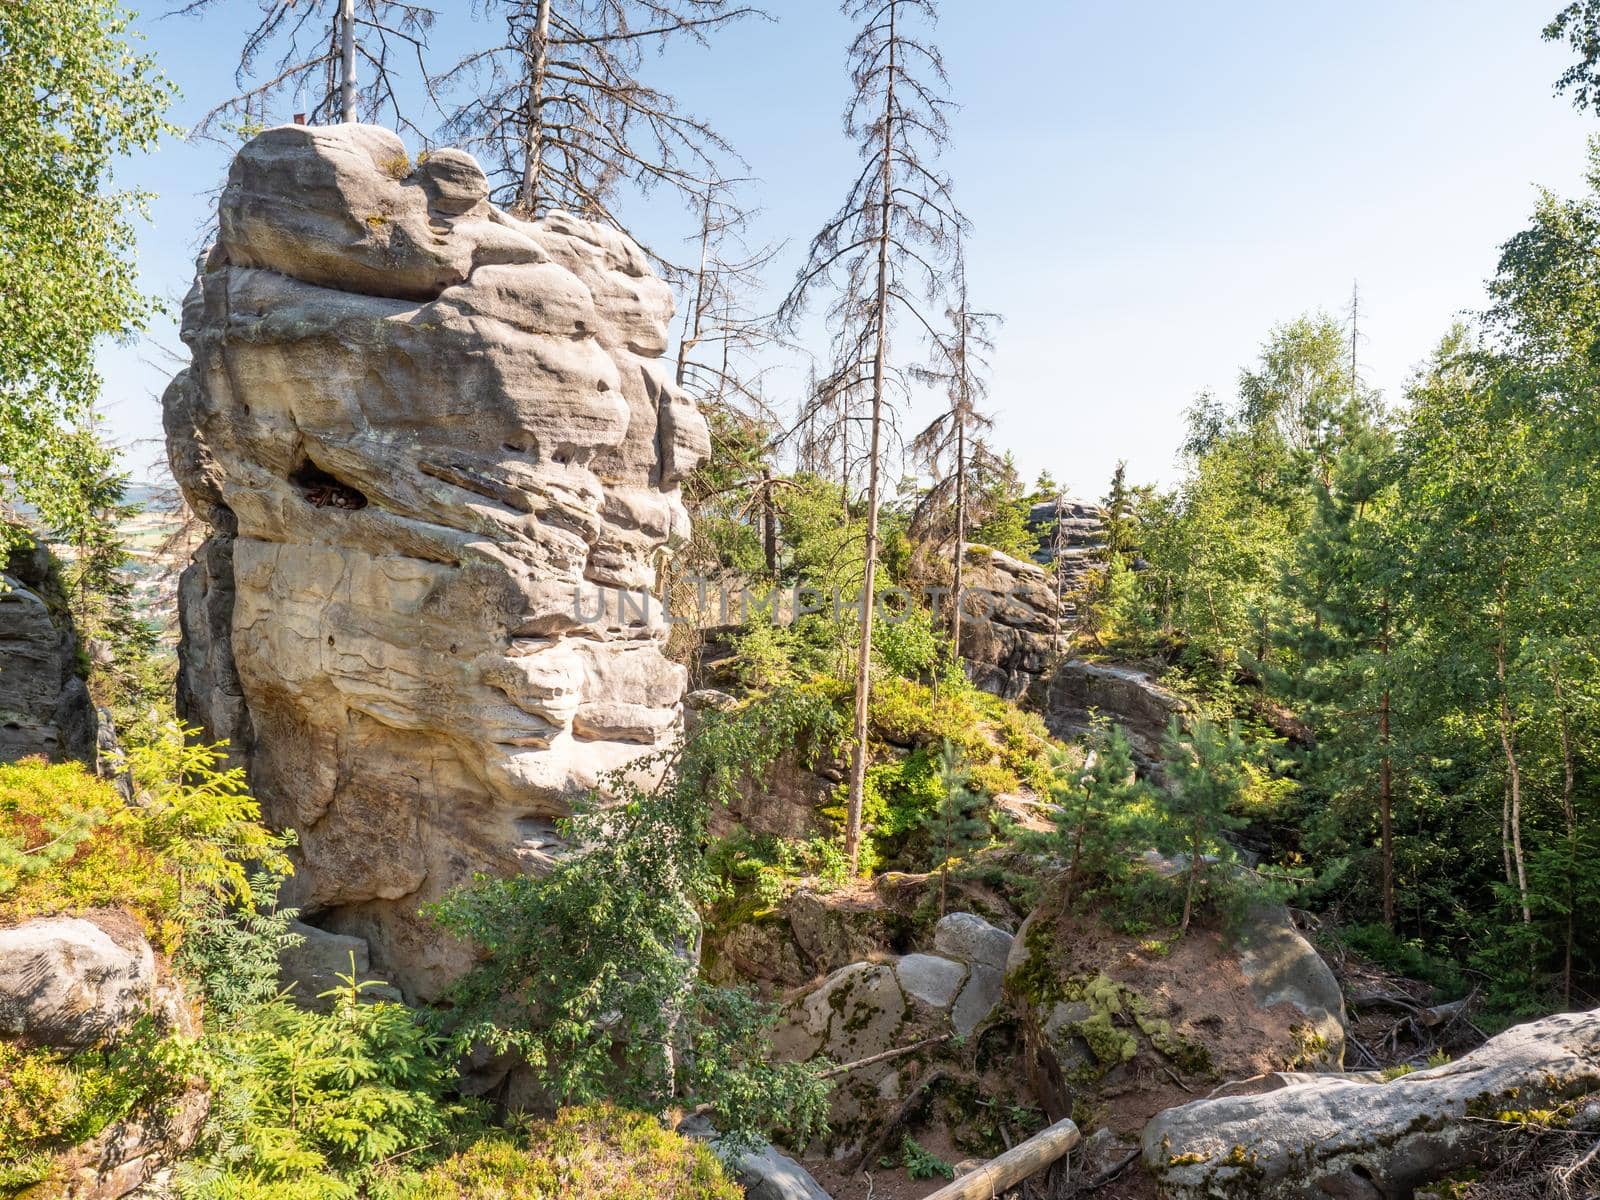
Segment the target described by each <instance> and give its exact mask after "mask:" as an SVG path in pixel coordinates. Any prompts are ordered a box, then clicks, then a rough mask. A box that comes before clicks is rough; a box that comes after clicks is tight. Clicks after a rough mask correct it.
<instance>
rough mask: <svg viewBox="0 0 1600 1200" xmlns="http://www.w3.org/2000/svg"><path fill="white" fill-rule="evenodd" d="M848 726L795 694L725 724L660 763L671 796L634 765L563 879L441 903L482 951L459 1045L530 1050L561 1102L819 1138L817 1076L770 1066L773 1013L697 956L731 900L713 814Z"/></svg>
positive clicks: (469, 893)
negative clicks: (719, 874) (707, 918)
mask: <svg viewBox="0 0 1600 1200" xmlns="http://www.w3.org/2000/svg"><path fill="white" fill-rule="evenodd" d="M836 721H837V715H836V714H835V713H834V712H833V709H832V707H831V705H830V704H828V703H827V702H826V701H825V700H822V699H820V698H819V697H817V696H815V695H810V696H807V695H806V694H805V693H803V692H800V691H798V690H797V691H793V692H788V691H786V692H780V693H775V694H774V695H772V696H769V697H765V698H763V699H762V700H761V701H758V702H756V703H755V704H752V705H750V706H747V707H746V708H744V709H742V710H739V711H736V712H733V713H726V714H714V715H711V716H709V717H708V718H707V719H706V721H705V723H704V724H703V725H702V726H701V727H700V729H699V730H697V732H696V735H695V736H694V737H693V738H692V739H690V740H689V741H688V742H686V743H684V744H683V745H682V746H680V747H679V748H678V750H677V751H676V752H674V754H673V755H672V756H671V757H672V758H673V760H674V761H671V762H668V761H665V758H664V757H663V756H658V757H657V761H656V763H655V764H653V765H656V766H659V767H660V768H663V769H664V775H663V779H662V782H661V783H660V784H659V785H657V786H654V787H647V786H644V785H642V784H641V783H640V782H638V781H639V780H640V779H641V778H644V777H646V776H647V775H648V773H649V770H648V768H649V767H650V766H651V765H652V764H649V763H636V764H635V765H634V767H633V768H632V769H631V770H630V772H629V773H628V774H627V776H626V777H625V778H613V779H611V780H608V781H607V785H606V786H607V792H608V798H607V802H606V803H605V804H604V805H603V806H602V805H601V804H599V803H596V804H595V805H594V806H593V807H590V808H588V809H586V810H584V811H581V812H580V813H578V814H577V815H576V816H574V817H572V818H571V819H570V820H568V821H566V822H565V823H564V825H563V833H564V835H565V837H566V838H567V839H568V841H569V842H570V843H571V844H572V845H573V846H575V847H577V849H575V850H573V851H572V852H571V853H569V854H566V855H564V856H562V858H561V859H560V860H559V861H558V862H557V863H556V865H555V866H554V868H553V869H552V870H551V871H550V873H549V874H548V875H545V876H543V877H540V878H536V877H533V876H518V877H515V878H511V879H488V878H480V879H479V880H478V881H477V883H476V884H475V885H473V886H472V887H470V888H465V889H460V890H458V891H456V892H454V893H451V894H450V895H449V896H447V897H446V898H445V899H444V900H443V901H441V902H440V903H439V904H437V905H434V906H432V907H431V908H430V910H429V911H430V913H431V914H432V915H433V916H434V918H435V919H436V920H438V921H439V922H440V924H441V925H442V926H443V927H444V928H445V929H447V930H448V931H450V932H451V933H454V934H456V935H457V936H460V937H465V938H470V939H471V940H472V941H473V942H474V944H475V945H477V947H478V948H479V951H480V960H479V962H478V964H477V965H476V966H475V967H474V968H473V969H472V970H470V971H468V972H467V973H466V974H465V975H464V976H463V977H462V978H461V979H460V980H458V981H457V982H456V983H455V984H454V985H453V986H452V988H451V990H450V992H449V995H448V999H449V1001H450V1004H451V1011H450V1016H449V1020H450V1034H451V1039H452V1040H451V1044H452V1046H453V1047H454V1048H455V1049H456V1050H457V1051H458V1052H463V1053H464V1052H466V1051H468V1050H469V1049H470V1048H471V1047H473V1046H475V1045H478V1044H480V1043H481V1044H485V1045H488V1046H489V1047H491V1048H494V1049H497V1050H514V1051H516V1052H517V1053H518V1054H519V1055H520V1056H521V1057H522V1058H523V1059H524V1060H525V1061H526V1063H527V1066H528V1068H529V1069H530V1070H531V1071H532V1073H533V1075H534V1077H535V1078H536V1079H537V1081H538V1083H539V1085H540V1087H541V1088H542V1089H543V1090H544V1091H545V1092H546V1094H548V1095H550V1096H551V1097H553V1098H555V1099H556V1100H558V1101H560V1102H562V1103H580V1104H581V1103H589V1102H593V1101H595V1100H598V1099H602V1098H609V1099H613V1100H615V1101H617V1102H618V1103H620V1104H623V1105H626V1106H629V1107H637V1108H641V1109H645V1110H650V1111H657V1110H659V1109H661V1108H662V1107H663V1106H665V1105H666V1104H669V1103H672V1102H681V1103H684V1104H686V1105H693V1104H697V1103H700V1102H708V1103H710V1104H711V1105H712V1106H713V1111H714V1112H715V1113H716V1114H717V1117H718V1119H719V1121H720V1123H721V1126H722V1127H723V1128H724V1129H725V1130H726V1131H727V1132H728V1133H729V1134H730V1135H732V1136H735V1137H741V1136H750V1135H753V1134H755V1133H758V1132H762V1131H765V1130H770V1129H773V1128H776V1127H779V1126H783V1127H785V1128H789V1129H792V1130H794V1132H795V1136H796V1138H797V1139H798V1140H800V1141H804V1140H805V1139H806V1138H807V1137H808V1136H809V1135H810V1134H811V1132H813V1131H814V1130H815V1129H816V1128H819V1127H820V1124H821V1121H822V1120H823V1117H824V1114H825V1112H826V1088H825V1087H824V1085H823V1083H822V1080H821V1079H820V1077H819V1071H818V1068H816V1067H814V1066H812V1065H809V1064H779V1063H772V1062H769V1061H767V1059H766V1056H765V1048H764V1041H763V1038H762V1034H763V1032H764V1030H765V1029H766V1027H767V1026H768V1025H769V1024H770V1022H771V1020H772V1017H773V1013H772V1010H770V1009H768V1008H767V1007H765V1006H763V1005H760V1004H758V1003H756V1002H755V1001H754V1000H752V999H750V998H749V997H746V996H743V995H742V994H740V993H737V992H734V991H731V990H729V989H720V988H714V987H710V986H708V985H706V984H704V983H703V982H702V981H700V980H699V979H698V977H697V970H696V966H695V961H694V955H693V954H692V952H691V948H692V947H694V946H696V945H698V943H699V939H700V935H701V927H700V916H699V913H700V910H701V908H702V907H704V906H706V905H708V904H710V903H711V901H712V900H714V899H715V896H716V888H717V880H716V877H715V876H714V875H713V873H712V872H711V870H710V869H709V866H708V863H707V860H706V857H705V855H704V854H703V851H702V848H703V846H704V844H705V842H706V818H707V813H708V809H709V805H711V804H719V803H725V802H726V801H727V800H728V799H729V798H730V797H731V796H732V795H734V794H736V792H737V789H738V788H739V787H741V786H743V785H745V784H747V783H750V782H755V783H756V784H759V780H760V778H761V775H762V774H763V773H764V772H765V770H766V769H767V768H768V767H769V766H770V765H771V764H772V763H773V762H774V761H776V759H777V758H778V756H779V755H781V754H782V753H784V752H785V751H786V750H789V749H791V748H793V747H795V746H796V745H797V744H800V743H801V742H803V741H805V740H807V735H809V736H810V737H811V738H812V739H813V740H814V738H815V735H816V734H817V732H818V731H819V730H827V729H831V728H836V726H835V725H834V722H836ZM596 799H597V800H598V797H597V798H596ZM619 1051H620V1053H619Z"/></svg>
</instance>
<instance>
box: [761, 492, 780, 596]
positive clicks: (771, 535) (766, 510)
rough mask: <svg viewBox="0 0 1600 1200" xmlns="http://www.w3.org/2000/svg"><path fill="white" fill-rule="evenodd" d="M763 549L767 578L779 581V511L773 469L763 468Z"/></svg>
mask: <svg viewBox="0 0 1600 1200" xmlns="http://www.w3.org/2000/svg"><path fill="white" fill-rule="evenodd" d="M761 549H762V551H763V552H764V553H765V555H766V559H767V578H768V579H770V580H772V581H773V582H774V583H776V582H777V581H778V510H777V508H776V507H775V506H774V505H773V503H772V468H771V467H770V466H763V467H762V468H761Z"/></svg>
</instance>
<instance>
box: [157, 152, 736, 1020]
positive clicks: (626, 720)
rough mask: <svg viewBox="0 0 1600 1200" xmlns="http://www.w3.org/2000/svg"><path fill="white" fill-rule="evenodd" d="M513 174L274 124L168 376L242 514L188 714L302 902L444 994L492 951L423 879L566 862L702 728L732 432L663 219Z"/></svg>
mask: <svg viewBox="0 0 1600 1200" xmlns="http://www.w3.org/2000/svg"><path fill="white" fill-rule="evenodd" d="M487 194H488V190H487V184H486V182H485V180H484V177H483V173H482V171H481V170H480V169H479V168H478V167H477V165H476V163H474V162H473V160H472V159H471V157H470V156H468V155H466V154H463V153H460V152H459V151H448V150H444V151H435V152H432V153H430V154H429V155H428V156H427V158H426V159H425V160H423V161H422V162H420V163H418V164H413V163H412V162H411V161H410V160H409V159H408V158H407V156H406V153H405V148H404V146H403V144H402V143H401V141H400V139H399V138H398V137H397V136H396V135H395V134H393V133H391V132H389V131H387V130H384V129H380V128H377V127H374V126H365V125H356V124H345V125H332V126H315V127H307V126H281V127H278V128H275V129H269V130H266V131H265V132H263V133H261V134H259V135H257V136H256V137H254V138H252V139H251V140H250V141H249V142H248V143H246V144H245V146H244V147H243V148H242V149H241V150H240V151H239V153H238V156H237V157H236V159H235V161H234V163H233V165H232V167H231V169H230V171H229V176H228V182H227V186H226V187H225V188H224V190H223V193H222V196H221V199H220V202H219V207H218V217H219V226H218V227H219V234H218V239H217V242H216V244H215V245H214V246H213V247H212V248H211V249H210V251H209V252H208V253H207V254H206V255H205V256H204V257H203V259H202V260H201V263H200V268H199V273H198V276H197V278H196V280H195V284H194V287H193V288H192V289H191V290H190V292H189V295H188V296H187V297H186V299H185V300H184V304H183V324H182V336H183V339H184V341H185V343H186V345H187V346H188V348H189V350H190V353H191V363H190V365H189V367H188V368H187V369H186V370H184V371H182V372H181V373H180V374H179V375H178V376H177V378H176V379H174V380H173V382H172V384H171V385H170V386H169V387H168V389H167V392H166V395H165V397H164V398H163V412H164V421H165V425H166V430H167V446H168V456H169V459H170V461H171V464H172V469H173V474H174V476H175V478H176V479H177V481H178V482H179V484H180V485H181V486H182V488H183V490H184V494H185V496H186V498H187V499H188V501H189V503H190V505H191V507H193V508H194V510H195V511H196V512H197V513H198V514H200V516H201V517H202V519H204V520H205V521H206V522H207V523H208V525H209V526H210V535H209V537H208V539H207V540H206V542H205V544H204V545H203V546H202V547H201V549H200V551H199V552H198V553H197V554H196V556H195V560H194V562H193V564H192V565H191V566H190V567H189V569H188V570H187V571H186V572H185V574H184V578H183V581H182V584H181V586H180V615H181V619H182V641H181V644H180V647H179V655H178V657H179V672H178V689H179V693H178V700H179V708H180V711H181V713H182V714H183V715H184V716H186V717H188V718H189V719H191V720H194V721H197V722H199V723H200V724H202V725H203V726H204V727H205V729H206V730H207V732H208V733H209V735H210V736H212V737H217V738H227V739H229V740H230V742H231V743H232V746H233V749H234V751H235V754H236V756H237V761H240V762H242V763H244V764H245V765H247V766H248V767H249V771H250V777H251V783H252V787H253V789H254V792H255V794H256V796H257V797H258V798H259V799H260V801H261V804H262V809H263V813H264V815H265V816H266V818H267V819H268V821H269V822H271V823H272V824H273V825H275V826H278V827H289V828H294V829H296V830H297V831H298V832H299V844H298V848H297V850H296V855H297V858H298V860H299V861H298V863H297V870H296V872H295V875H294V876H293V878H292V879H291V880H290V881H289V884H288V885H287V887H286V888H285V892H284V896H283V900H284V902H285V903H286V904H290V905H294V906H296V907H299V908H300V909H301V910H302V911H303V912H304V913H306V914H307V916H308V918H309V919H311V920H313V921H314V922H315V923H316V924H317V925H318V926H320V927H322V928H325V929H327V930H328V931H330V932H333V933H340V934H348V935H352V936H357V937H361V938H364V939H366V940H367V941H368V942H369V944H370V946H371V955H372V965H373V968H374V970H375V971H376V972H377V973H379V974H380V975H382V976H384V977H385V978H388V979H390V980H392V981H393V982H394V983H396V984H397V985H399V986H400V987H401V988H402V989H403V990H404V991H405V992H406V993H407V994H408V995H409V996H411V997H412V998H419V999H426V998H430V997H432V996H435V995H437V994H438V993H439V991H440V990H441V988H442V987H443V986H444V984H445V983H446V982H447V981H448V980H449V979H450V978H452V977H453V976H454V975H455V974H457V973H458V972H459V971H460V970H462V969H463V968H464V967H465V966H466V964H467V962H468V961H469V955H468V952H467V950H466V948H465V947H463V946H460V945H457V944H455V943H453V942H451V941H449V940H448V939H443V938H441V937H440V936H439V934H438V932H437V930H436V929H435V928H434V927H433V926H431V925H430V924H429V923H428V922H427V920H426V919H425V918H424V917H422V916H421V915H420V913H419V910H420V909H421V908H422V906H423V905H425V904H426V903H428V902H429V901H432V900H435V899H437V898H439V897H440V896H442V895H443V894H444V893H445V892H446V891H447V890H449V889H450V888H452V887H454V886H456V885H458V884H460V883H463V882H466V881H467V880H469V879H470V878H471V877H472V876H473V874H474V873H475V872H490V873H502V874H504V873H510V872H516V871H522V870H538V869H543V868H545V867H547V866H548V865H549V863H550V861H551V857H552V855H554V854H557V853H559V852H560V850H561V847H560V845H559V843H558V841H557V840H556V839H554V837H553V833H552V831H553V825H554V822H555V821H556V820H558V819H559V818H560V817H562V816H564V815H566V814H568V813H569V812H570V811H571V809H572V806H573V803H574V802H575V801H576V800H578V799H579V798H581V797H584V796H586V795H588V794H589V792H590V791H591V790H592V789H595V788H597V787H599V788H600V789H601V791H602V792H604V790H605V789H604V781H605V780H606V779H607V778H608V777H609V776H610V774H611V773H613V772H617V771H624V770H627V769H629V768H630V766H631V765H632V764H634V763H635V762H636V760H638V759H639V758H640V757H641V756H644V755H649V754H651V753H652V752H653V751H655V750H657V749H659V748H661V747H662V746H664V745H665V744H666V743H667V742H668V741H669V740H670V739H671V737H672V736H673V734H674V730H675V727H676V725H677V721H678V717H679V711H680V701H681V699H682V696H683V692H684V687H685V681H686V675H685V672H684V670H683V668H682V667H680V666H678V665H676V664H675V663H673V662H671V661H670V660H669V659H668V658H667V657H666V656H665V654H664V653H663V647H664V644H665V640H666V637H667V633H668V626H667V623H666V621H665V619H664V614H663V613H662V610H661V606H660V603H659V601H657V600H655V598H654V594H653V593H654V591H655V589H656V584H657V577H658V572H659V571H660V569H661V567H662V565H663V563H664V562H665V561H666V558H667V557H668V556H669V555H670V553H671V551H672V549H673V548H674V547H675V546H676V545H678V544H679V543H681V541H682V540H683V539H684V538H685V536H686V535H687V532H688V520H687V515H686V511H685V508H684V505H683V501H682V498H681V495H680V490H679V485H680V483H681V481H682V479H683V478H684V477H685V475H686V474H687V473H688V472H690V471H692V470H693V469H694V467H695V465H696V464H697V463H699V462H700V461H701V460H702V459H703V458H704V457H705V455H706V453H707V451H708V447H709V441H708V437H707V432H706V427H705V422H704V421H703V420H702V419H701V417H700V415H699V414H698V413H697V412H696V411H695V408H694V405H693V404H692V403H691V402H690V401H688V400H687V399H686V398H685V397H684V396H683V395H682V394H680V393H679V392H678V390H677V389H676V388H675V387H674V385H673V383H672V381H671V378H670V372H669V371H668V369H667V368H666V366H665V365H664V364H663V363H662V362H661V359H660V356H661V354H662V352H663V350H664V349H665V347H666V344H667V338H668V322H669V320H670V317H671V311H672V300H671V292H670V290H669V288H668V286H667V285H666V283H664V282H663V281H662V280H661V279H660V278H658V277H657V276H656V275H655V274H654V273H653V271H652V270H651V268H650V266H649V263H648V261H647V260H646V258H645V256H644V254H643V253H642V252H641V251H640V249H639V248H638V246H636V245H635V244H634V243H633V242H632V241H630V240H629V239H628V238H626V237H624V236H623V235H621V234H619V233H617V232H616V231H614V230H611V229H609V228H605V227H603V226H599V225H593V224H589V223H587V222H584V221H580V220H577V219H575V218H573V217H570V216H568V215H566V214H564V213H553V214H550V215H549V216H548V217H545V218H543V219H541V220H539V221H534V222H529V221H523V220H519V219H517V218H516V217H513V216H511V215H509V214H506V213H503V212H501V211H499V210H498V209H495V208H494V207H493V206H492V205H490V203H489V202H488V199H487Z"/></svg>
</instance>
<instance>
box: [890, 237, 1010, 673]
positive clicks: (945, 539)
mask: <svg viewBox="0 0 1600 1200" xmlns="http://www.w3.org/2000/svg"><path fill="white" fill-rule="evenodd" d="M953 291H954V295H953V297H952V300H951V304H950V307H949V308H948V309H947V310H946V311H945V321H946V322H947V324H948V326H949V328H948V329H947V330H945V331H944V332H942V333H940V334H939V336H938V337H937V338H936V339H935V341H934V347H933V350H934V352H933V355H932V357H931V358H930V359H929V361H928V363H927V364H926V365H925V366H922V367H916V368H913V370H912V374H913V376H914V377H915V378H916V379H917V380H919V381H920V382H922V383H927V384H932V385H934V386H936V387H938V388H940V389H941V390H942V391H943V392H944V397H945V407H944V409H943V410H941V411H940V413H939V414H938V415H937V416H936V417H934V419H933V420H932V421H930V422H929V423H928V425H927V426H926V427H925V428H924V429H923V430H922V432H921V433H919V434H917V436H916V437H915V438H913V439H912V442H911V452H912V454H913V455H914V456H915V458H916V459H917V461H918V463H919V465H921V466H922V467H923V469H925V470H926V471H927V472H928V474H929V477H930V479H931V485H930V486H929V488H928V491H927V494H926V495H924V496H923V497H922V499H921V501H920V502H919V503H918V505H917V508H916V510H915V511H914V512H913V513H912V526H913V528H920V529H921V530H922V531H923V532H924V533H926V534H927V535H928V537H927V540H928V541H929V542H931V543H932V544H934V545H935V546H943V545H945V544H946V543H948V544H949V545H950V547H951V551H950V559H951V571H950V640H951V646H952V649H953V653H954V655H955V659H956V661H957V662H959V661H960V660H961V616H962V608H961V589H962V586H963V580H962V567H963V564H964V562H965V559H966V550H967V528H968V521H967V514H968V507H969V506H968V483H969V479H968V476H969V475H970V474H971V472H972V468H973V465H974V464H975V463H976V462H979V461H980V460H981V459H982V458H983V457H984V456H985V455H986V454H987V449H986V447H985V446H984V445H983V441H982V437H983V435H984V434H985V433H986V432H987V431H988V430H989V429H990V428H992V427H993V425H994V418H993V417H991V416H990V415H989V414H988V413H985V412H983V411H981V410H980V409H979V407H978V406H979V405H980V404H981V403H982V402H983V401H984V400H985V399H986V398H987V397H988V394H989V382H988V375H989V358H990V356H991V355H992V354H993V353H994V336H993V333H992V332H991V331H992V329H993V328H994V326H995V325H997V324H998V323H999V321H1000V317H999V314H997V313H992V312H979V311H976V310H975V309H973V307H972V305H971V300H970V298H969V296H968V293H967V264H966V255H965V253H964V248H963V247H962V246H961V245H960V243H959V241H958V243H957V247H956V260H955V272H954V288H953ZM947 521H948V524H946V522H947Z"/></svg>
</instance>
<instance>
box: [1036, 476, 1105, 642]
mask: <svg viewBox="0 0 1600 1200" xmlns="http://www.w3.org/2000/svg"><path fill="white" fill-rule="evenodd" d="M1104 518H1105V514H1104V511H1103V510H1102V509H1101V508H1100V506H1099V505H1098V504H1094V503H1092V502H1090V501H1088V500H1074V499H1070V498H1065V497H1063V498H1062V499H1061V500H1059V501H1057V500H1046V501H1044V502H1043V503H1042V504H1035V505H1034V506H1033V507H1032V508H1031V509H1029V510H1028V528H1029V529H1031V530H1033V531H1034V532H1035V533H1037V534H1038V535H1039V540H1040V543H1041V547H1040V550H1039V560H1040V561H1041V562H1042V563H1044V564H1045V566H1046V567H1047V568H1048V569H1049V571H1050V574H1051V579H1052V582H1053V581H1054V577H1055V573H1056V570H1057V567H1056V563H1057V561H1058V560H1059V561H1060V564H1061V565H1060V571H1061V584H1062V587H1061V591H1062V595H1063V596H1064V597H1070V596H1072V595H1073V594H1074V593H1075V592H1077V591H1078V590H1079V589H1080V588H1081V587H1082V586H1083V585H1084V583H1085V582H1087V580H1088V578H1089V575H1090V572H1092V571H1094V570H1095V569H1096V568H1097V567H1101V566H1103V565H1104V561H1105V545H1106V530H1105V522H1104ZM1069 603H1070V601H1069ZM1068 616H1069V619H1070V617H1071V614H1070V613H1069V614H1068Z"/></svg>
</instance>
